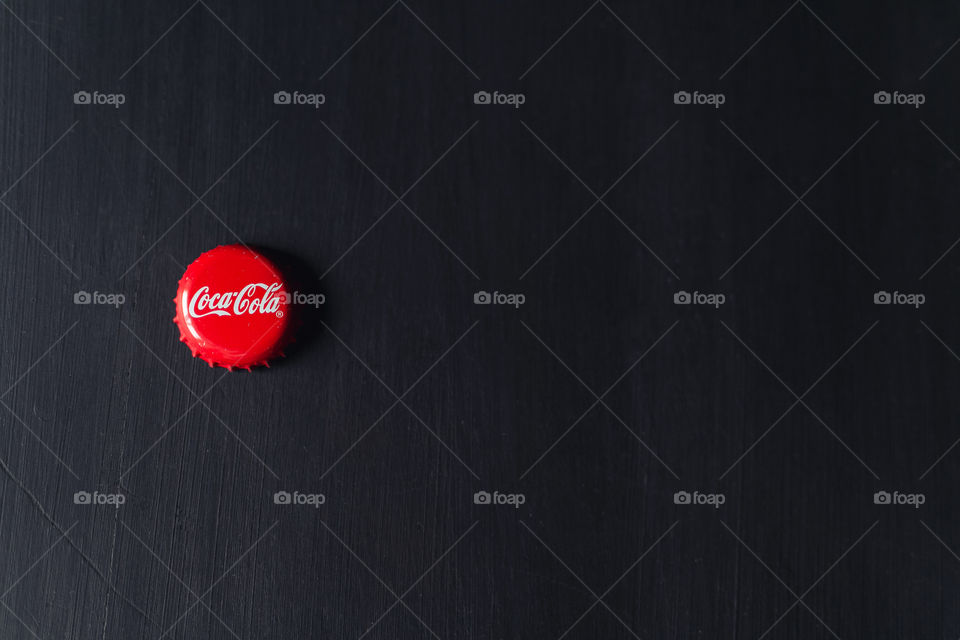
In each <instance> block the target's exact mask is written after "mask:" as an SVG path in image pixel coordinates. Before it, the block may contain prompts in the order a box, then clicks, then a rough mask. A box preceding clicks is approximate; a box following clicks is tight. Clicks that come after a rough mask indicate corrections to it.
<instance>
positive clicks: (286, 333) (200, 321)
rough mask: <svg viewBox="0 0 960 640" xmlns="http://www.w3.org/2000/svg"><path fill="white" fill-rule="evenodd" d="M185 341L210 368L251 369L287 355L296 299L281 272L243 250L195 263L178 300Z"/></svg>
mask: <svg viewBox="0 0 960 640" xmlns="http://www.w3.org/2000/svg"><path fill="white" fill-rule="evenodd" d="M174 303H175V304H176V305H177V315H176V317H175V318H174V319H173V321H174V322H175V323H176V324H177V327H179V329H180V341H181V342H185V343H186V344H187V346H188V347H190V351H192V352H193V355H194V356H195V357H197V358H200V359H202V360H205V361H206V362H208V363H209V364H210V366H211V367H212V366H214V365H216V366H220V367H226V368H227V369H229V370H231V371H232V370H233V369H234V368H241V369H247V370H248V371H249V369H250V367H252V366H257V365H267V366H269V365H268V364H267V361H268V360H270V359H271V358H275V357H277V356H282V355H283V351H282V350H283V348H284V347H285V346H286V345H287V344H288V343H289V342H290V337H291V336H290V327H291V323H290V311H291V309H290V294H289V291H288V290H287V285H286V283H285V282H284V280H283V277H282V276H281V274H280V270H279V269H277V267H276V266H274V265H273V263H271V262H270V261H269V260H267V259H266V258H265V257H264V256H263V255H261V254H259V253H257V252H256V251H253V250H252V249H249V248H247V247H244V246H241V245H225V246H221V247H217V248H216V249H213V250H211V251H207V252H206V253H204V254H202V255H201V256H200V257H199V258H197V259H196V260H194V261H193V264H191V265H190V266H189V267H187V270H186V272H185V273H184V274H183V277H182V278H180V287H179V289H178V290H177V297H176V298H175V299H174Z"/></svg>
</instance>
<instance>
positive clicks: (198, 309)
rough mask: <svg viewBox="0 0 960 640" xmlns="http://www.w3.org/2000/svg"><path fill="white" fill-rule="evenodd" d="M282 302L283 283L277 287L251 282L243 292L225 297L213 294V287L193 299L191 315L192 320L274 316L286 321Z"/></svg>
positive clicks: (274, 284) (196, 294) (189, 305)
mask: <svg viewBox="0 0 960 640" xmlns="http://www.w3.org/2000/svg"><path fill="white" fill-rule="evenodd" d="M278 292H279V293H278ZM282 301H283V295H282V292H280V283H279V282H274V283H273V284H264V283H262V282H251V283H250V284H248V285H246V286H245V287H243V288H242V289H240V291H225V292H222V293H210V287H207V286H203V287H200V288H199V289H197V290H196V291H195V292H194V293H193V297H192V298H190V304H188V305H187V314H188V315H189V316H190V317H191V318H205V317H207V316H241V315H244V314H249V315H253V314H257V313H272V314H275V315H276V316H277V317H278V318H281V317H283V311H282V310H281V309H280V303H281V302H282Z"/></svg>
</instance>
